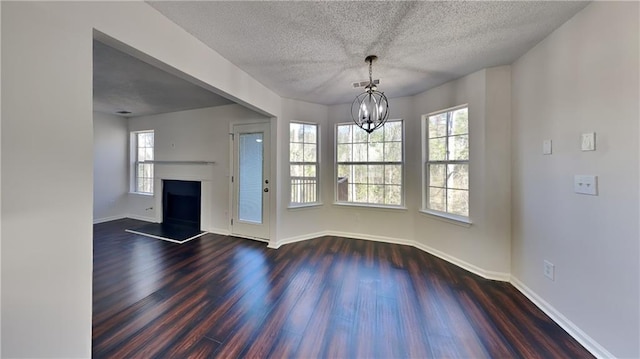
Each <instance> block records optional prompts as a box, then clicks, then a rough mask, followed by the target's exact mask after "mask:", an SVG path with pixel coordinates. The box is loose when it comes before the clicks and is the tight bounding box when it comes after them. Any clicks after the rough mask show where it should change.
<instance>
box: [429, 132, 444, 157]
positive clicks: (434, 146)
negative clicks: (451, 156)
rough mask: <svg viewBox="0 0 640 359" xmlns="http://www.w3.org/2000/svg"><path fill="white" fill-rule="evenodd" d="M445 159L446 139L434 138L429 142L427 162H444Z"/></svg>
mask: <svg viewBox="0 0 640 359" xmlns="http://www.w3.org/2000/svg"><path fill="white" fill-rule="evenodd" d="M446 159H447V139H446V138H434V139H430V140H429V161H444V160H446Z"/></svg>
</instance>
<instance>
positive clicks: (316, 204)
mask: <svg viewBox="0 0 640 359" xmlns="http://www.w3.org/2000/svg"><path fill="white" fill-rule="evenodd" d="M292 123H296V124H301V125H314V126H316V162H315V163H316V201H315V202H304V203H302V202H291V164H292V162H291V139H290V138H289V141H288V147H287V148H288V153H289V155H288V156H289V159H288V163H289V166H288V173H289V204H288V206H287V209H304V208H312V207H319V206H322V205H323V203H322V200H321V198H322V197H321V193H322V186H321V184H320V171H321V170H320V160H321V158H320V152H321V151H320V146H321V144H320V132H321V131H320V124H319V123H315V122H305V121H290V122H289V131H290V129H291V124H292ZM293 163H294V164H298V163H299V164H303V163H304V162H293Z"/></svg>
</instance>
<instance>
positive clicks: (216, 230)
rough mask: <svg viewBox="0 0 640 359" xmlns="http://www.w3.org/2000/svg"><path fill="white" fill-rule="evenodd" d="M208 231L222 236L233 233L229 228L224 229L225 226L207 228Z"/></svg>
mask: <svg viewBox="0 0 640 359" xmlns="http://www.w3.org/2000/svg"><path fill="white" fill-rule="evenodd" d="M207 232H209V233H213V234H219V235H221V236H230V235H231V231H230V230H229V229H228V228H227V229H223V228H209V229H208V230H207Z"/></svg>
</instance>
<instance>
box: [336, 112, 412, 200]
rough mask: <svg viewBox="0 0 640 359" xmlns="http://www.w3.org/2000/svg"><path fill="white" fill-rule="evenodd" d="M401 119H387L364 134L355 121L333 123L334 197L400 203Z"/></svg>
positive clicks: (401, 181) (401, 170)
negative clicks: (381, 124) (334, 129)
mask: <svg viewBox="0 0 640 359" xmlns="http://www.w3.org/2000/svg"><path fill="white" fill-rule="evenodd" d="M402 141H403V122H402V120H395V121H387V123H385V124H384V126H383V127H380V128H379V129H377V130H375V131H373V132H372V133H371V134H367V132H365V131H364V130H362V129H361V128H359V127H358V126H356V125H355V124H338V125H337V126H336V165H337V174H338V178H337V188H336V200H337V202H342V203H358V204H371V205H382V206H402V205H403V204H404V201H403V193H402V184H403V178H402V177H403V176H402V174H403V146H402Z"/></svg>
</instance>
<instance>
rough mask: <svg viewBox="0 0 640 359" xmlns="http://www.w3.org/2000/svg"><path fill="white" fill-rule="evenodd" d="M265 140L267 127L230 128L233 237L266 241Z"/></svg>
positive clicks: (266, 149) (267, 223)
mask: <svg viewBox="0 0 640 359" xmlns="http://www.w3.org/2000/svg"><path fill="white" fill-rule="evenodd" d="M269 138H270V137H269V123H259V124H249V125H235V126H234V127H233V159H234V160H233V163H234V166H233V168H234V171H233V172H234V174H233V193H234V199H233V206H234V209H233V217H232V225H231V233H232V234H233V235H236V236H240V237H249V238H255V239H263V240H269V198H270V193H269V188H270V187H269V176H268V173H269V153H270V151H269Z"/></svg>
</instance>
